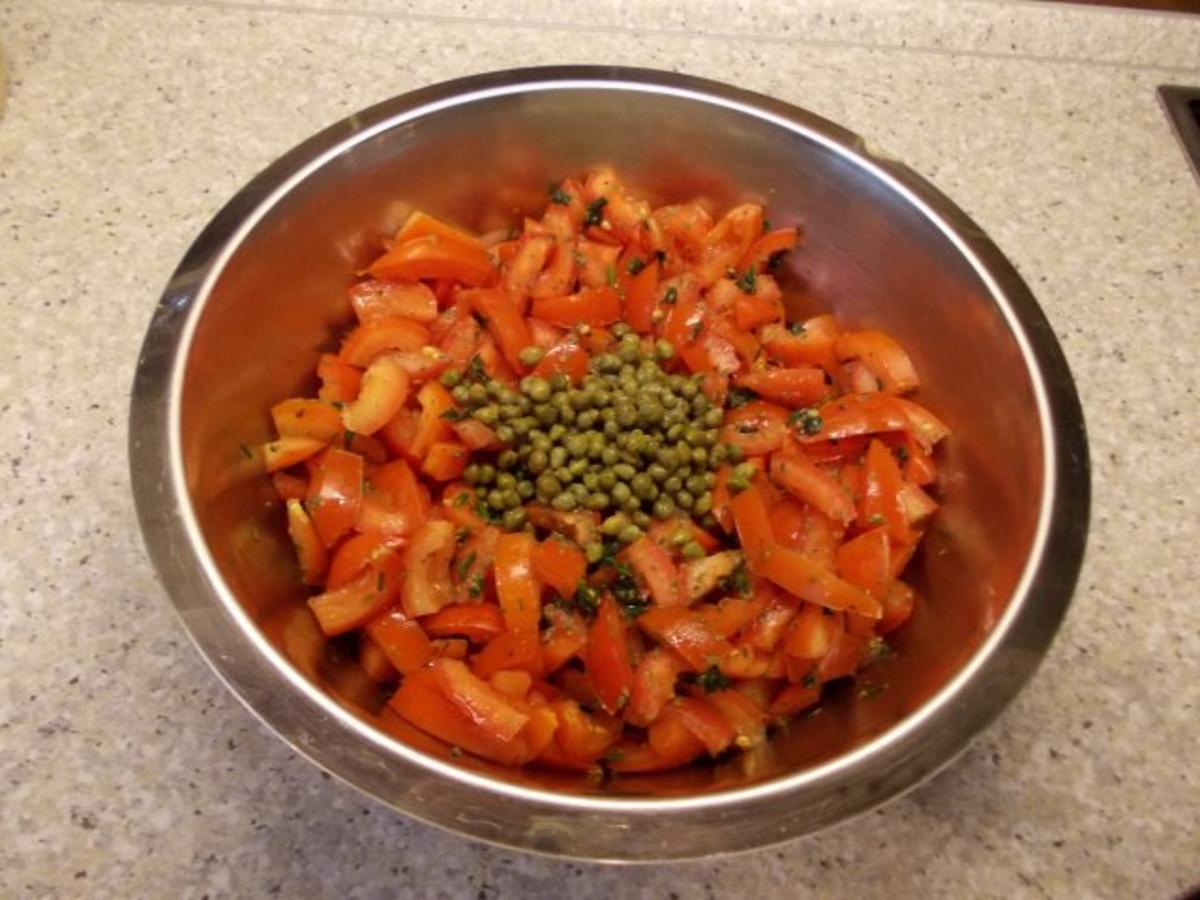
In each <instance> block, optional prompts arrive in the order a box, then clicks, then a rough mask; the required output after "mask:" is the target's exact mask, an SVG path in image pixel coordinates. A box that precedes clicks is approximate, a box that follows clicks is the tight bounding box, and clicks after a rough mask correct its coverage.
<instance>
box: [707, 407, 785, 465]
mask: <svg viewBox="0 0 1200 900" xmlns="http://www.w3.org/2000/svg"><path fill="white" fill-rule="evenodd" d="M787 433H788V411H787V410H786V409H784V408H783V407H782V406H777V405H776V404H774V403H766V402H764V401H762V400H755V401H753V402H751V403H747V404H746V405H745V406H742V407H740V408H738V409H734V410H731V411H729V412H728V413H726V414H725V424H724V425H723V426H722V428H721V440H722V441H723V442H725V443H726V444H729V445H731V446H734V447H738V448H740V449H741V451H742V453H744V454H745V455H747V456H762V455H764V454H767V453H773V452H774V451H776V450H778V449H779V448H780V447H781V446H783V439H784V437H786V436H787Z"/></svg>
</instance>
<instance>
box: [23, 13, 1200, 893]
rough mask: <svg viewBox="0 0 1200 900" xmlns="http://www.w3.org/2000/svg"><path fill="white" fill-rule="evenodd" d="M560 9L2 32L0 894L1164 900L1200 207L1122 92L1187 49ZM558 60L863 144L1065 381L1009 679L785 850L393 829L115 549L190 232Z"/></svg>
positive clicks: (1133, 37) (1199, 806) (1145, 115)
mask: <svg viewBox="0 0 1200 900" xmlns="http://www.w3.org/2000/svg"><path fill="white" fill-rule="evenodd" d="M582 8H583V7H582V5H580V4H575V3H571V2H568V0H542V2H538V3H533V2H528V0H516V2H514V3H508V4H504V5H503V6H497V5H495V4H491V3H486V2H483V0H465V2H457V3H452V4H450V3H445V2H441V0H438V2H435V0H304V2H292V0H258V2H232V0H231V2H222V0H197V2H193V3H172V2H133V0H130V2H101V0H55V2H40V0H0V48H2V50H3V55H4V57H5V58H6V60H7V66H8V70H9V71H8V77H9V85H8V94H9V96H8V101H7V108H6V109H4V108H3V107H0V109H4V111H3V118H0V314H2V316H3V319H2V320H3V322H4V323H5V334H6V336H7V337H8V338H9V340H8V342H7V343H8V349H7V351H6V352H5V354H4V356H3V358H2V359H0V434H2V435H3V437H2V439H0V479H2V483H3V485H4V490H3V492H2V493H0V679H2V681H0V683H2V687H0V691H2V697H3V699H2V701H0V784H2V788H3V798H4V799H3V804H2V805H3V815H2V816H0V896H4V897H76V896H95V897H136V896H146V897H149V896H180V897H203V896H208V897H224V896H264V895H271V894H279V895H281V896H305V897H319V896H330V897H341V896H351V897H385V896H405V897H420V898H425V897H464V896H465V897H479V898H496V897H505V898H507V897H523V896H556V895H557V896H561V895H564V894H567V893H569V894H570V895H571V896H573V897H578V898H588V897H603V898H606V900H607V898H614V897H621V898H626V897H647V898H650V897H653V898H669V897H709V896H722V895H730V896H750V897H772V896H781V897H782V896H788V897H793V896H804V895H815V896H822V897H840V896H847V897H856V898H870V897H888V898H895V897H906V896H923V897H942V896H945V897H967V896H972V897H1004V898H1009V897H1026V896H1028V897H1039V896H1054V897H1079V896H1111V897H1132V896H1141V897H1166V896H1172V895H1178V894H1181V893H1182V892H1184V891H1185V890H1187V889H1189V888H1191V887H1193V886H1196V885H1197V884H1200V770H1198V769H1197V767H1196V765H1195V761H1196V759H1197V758H1198V757H1197V750H1196V739H1197V730H1196V722H1197V717H1198V712H1200V711H1198V709H1197V704H1198V701H1200V677H1198V676H1200V665H1198V664H1197V660H1200V629H1198V628H1197V626H1196V612H1197V608H1198V607H1197V602H1198V600H1197V593H1196V591H1197V589H1196V585H1197V583H1198V582H1200V564H1198V562H1197V552H1196V544H1197V536H1198V527H1197V522H1198V521H1200V488H1198V487H1197V483H1198V482H1197V479H1196V475H1195V468H1196V464H1197V462H1198V461H1200V458H1198V454H1197V451H1196V445H1197V441H1198V440H1200V421H1198V419H1197V415H1196V401H1197V391H1198V390H1200V354H1198V353H1197V351H1196V344H1195V341H1196V336H1197V335H1198V334H1200V184H1198V183H1197V181H1196V178H1195V177H1194V176H1193V174H1192V173H1191V172H1190V171H1189V169H1188V166H1187V163H1186V162H1185V159H1184V156H1183V155H1182V153H1181V151H1180V148H1179V147H1178V145H1177V143H1176V140H1175V138H1174V136H1173V134H1172V133H1171V131H1170V130H1169V128H1168V125H1167V121H1166V118H1165V116H1164V115H1163V112H1162V110H1161V109H1160V107H1159V104H1158V102H1157V99H1156V96H1155V93H1154V89H1155V87H1156V86H1157V85H1159V84H1162V83H1179V84H1188V83H1191V84H1200V18H1196V17H1190V18H1189V17H1179V16H1171V15H1154V14H1132V13H1120V12H1114V11H1111V10H1098V9H1079V8H1068V7H1063V6H1058V5H1054V4H1028V3H1015V2H999V0H973V2H958V3H952V2H942V0H900V2H884V0H876V2H856V3H849V2H845V0H815V2H798V3H795V4H789V3H784V2H778V0H777V2H772V3H766V2H764V3H751V2H748V0H747V2H741V3H734V2H717V0H696V2H685V0H676V2H656V0H634V2H629V3H624V4H620V3H617V2H615V0H603V2H599V3H595V4H589V11H588V13H587V14H586V16H587V18H586V20H585V19H584V14H583V12H582ZM565 62H592V63H618V64H630V65H644V66H651V67H657V68H663V69H675V70H680V71H685V72H689V73H692V74H696V75H701V76H707V77H711V78H716V79H720V80H724V81H728V82H732V83H734V84H738V85H741V86H744V87H747V88H750V89H753V90H758V91H762V92H765V93H768V94H772V95H775V96H777V97H780V98H782V99H784V100H787V101H791V102H794V103H797V104H800V105H802V106H805V107H807V108H809V109H812V110H813V111H815V112H817V113H819V114H821V115H823V116H826V117H828V118H830V119H833V120H835V121H837V122H840V123H842V124H844V125H846V126H848V127H850V128H852V129H854V130H856V131H858V132H860V133H862V134H864V135H866V136H868V137H869V138H870V139H871V140H872V141H873V142H874V143H875V144H877V145H879V146H881V147H884V148H886V149H887V150H888V151H890V152H891V153H892V154H894V155H896V156H898V157H900V158H901V159H904V160H905V161H907V162H908V163H910V164H911V165H912V166H913V167H914V168H915V169H916V170H917V171H919V172H921V173H922V174H924V175H925V176H927V177H928V178H930V179H932V180H933V181H934V182H935V183H936V184H937V185H938V186H939V187H940V188H941V189H942V190H944V191H945V192H946V193H948V194H949V195H950V196H951V197H953V198H954V199H955V200H956V201H957V202H958V203H959V204H961V205H962V206H963V207H964V208H965V209H966V210H967V211H968V212H969V213H970V214H971V215H972V216H973V217H974V218H975V219H976V220H977V221H978V222H980V223H981V224H982V225H983V227H984V228H986V229H987V230H988V231H989V232H990V233H991V235H992V236H993V237H994V238H995V239H996V241H997V243H998V244H999V245H1000V246H1001V247H1002V248H1003V249H1004V251H1005V252H1006V253H1007V254H1008V255H1009V256H1010V258H1011V259H1012V260H1013V261H1014V263H1015V264H1016V265H1017V267H1018V268H1019V269H1020V270H1021V272H1022V274H1023V275H1024V276H1025V278H1026V279H1027V280H1028V281H1029V283H1030V285H1031V286H1032V287H1033V289H1034V291H1035V293H1036V294H1037V296H1038V297H1039V299H1040V302H1041V303H1042V305H1043V307H1044V309H1045V311H1046V313H1047V315H1048V316H1049V318H1050V321H1051V322H1052V324H1053V326H1054V328H1055V330H1056V331H1057V333H1058V336H1059V338H1060V340H1061V341H1062V342H1063V346H1064V348H1065V350H1066V353H1067V356H1068V358H1069V360H1070V363H1071V366H1072V368H1073V371H1074V373H1075V376H1076V378H1077V380H1078V384H1079V389H1080V392H1081V394H1082V397H1083V403H1084V407H1085V411H1086V415H1087V420H1088V425H1089V430H1090V438H1091V448H1092V458H1093V471H1094V492H1095V496H1094V503H1095V505H1094V511H1093V517H1092V528H1091V538H1090V544H1089V550H1088V556H1087V561H1086V564H1085V566H1084V569H1083V573H1082V576H1081V578H1080V582H1079V587H1078V590H1077V592H1076V595H1075V599H1074V603H1073V605H1072V607H1071V610H1070V613H1069V614H1068V616H1067V619H1066V622H1065V624H1064V626H1063V628H1062V631H1061V632H1060V634H1059V636H1058V638H1057V640H1056V641H1055V643H1054V645H1053V648H1052V649H1051V651H1050V653H1049V656H1048V658H1047V659H1046V661H1045V663H1044V665H1043V666H1042V668H1041V669H1040V671H1039V673H1038V674H1037V676H1036V677H1035V678H1034V680H1033V681H1032V683H1031V684H1030V685H1029V687H1028V688H1027V689H1026V690H1025V691H1024V692H1023V693H1022V694H1021V696H1020V697H1019V698H1018V699H1017V701H1016V702H1015V703H1014V704H1012V706H1011V707H1010V708H1009V709H1008V710H1007V712H1006V713H1005V714H1004V715H1003V716H1002V717H1001V718H1000V719H999V721H998V722H997V723H996V724H995V725H994V726H993V727H992V728H991V729H990V730H989V731H987V732H986V733H985V735H984V736H983V737H982V738H980V739H979V740H977V741H976V742H975V744H974V745H973V746H972V747H971V749H969V750H968V751H967V752H966V753H965V754H964V755H963V756H962V757H961V758H960V759H959V760H958V761H957V762H956V763H954V764H953V765H952V766H950V767H949V768H948V769H947V770H946V771H944V772H943V773H942V774H940V775H939V776H937V777H936V778H934V779H932V780H931V781H930V782H928V783H927V784H925V785H923V786H922V787H920V788H918V789H916V790H914V791H912V792H910V793H909V794H907V795H906V796H904V797H903V798H901V799H899V800H896V801H894V802H892V803H890V804H888V805H886V806H884V807H883V808H881V809H879V810H876V811H875V812H873V813H871V814H868V815H866V816H863V817H861V818H859V819H857V820H854V821H852V822H849V823H847V824H844V825H842V826H840V827H837V828H834V829H831V830H828V831H825V832H823V833H820V834H818V835H816V836H813V837H810V838H807V839H803V840H799V841H795V842H792V843H789V844H785V845H782V846H778V847H773V848H769V849H765V850H761V851H757V852H753V853H748V854H744V855H738V856H732V857H724V858H719V859H714V860H710V861H701V862H692V863H680V864H671V865H657V866H650V867H645V868H622V867H611V866H598V865H590V864H577V863H572V862H567V861H555V860H548V859H544V858H537V857H533V856H528V855H524V854H521V853H515V852H510V851H505V850H499V849H495V848H491V847H487V846H483V845H480V844H477V843H473V842H470V841H467V840H465V839H461V838H458V837H456V836H453V835H450V834H447V833H443V832H441V831H439V830H436V829H434V828H431V827H428V826H425V825H422V824H420V823H418V822H415V821H413V820H411V819H408V818H406V817H404V816H402V815H399V814H396V813H393V812H391V811H389V810H388V809H386V808H383V807H382V806H380V805H378V804H376V803H374V802H372V801H370V800H367V799H365V798H364V797H362V796H361V795H359V794H357V793H356V792H355V791H353V790H351V789H350V788H348V787H345V786H343V785H341V784H340V783H338V782H337V781H336V780H333V779H331V778H330V777H329V776H327V775H326V774H324V773H322V772H320V771H319V770H318V769H317V768H315V767H314V766H312V765H310V764H309V763H307V762H305V761H304V760H302V759H300V758H298V757H296V756H295V755H294V754H293V753H291V752H290V751H289V750H288V748H287V747H286V746H285V745H284V744H283V743H282V742H280V741H279V740H277V739H276V738H275V737H274V736H272V735H271V734H270V733H268V732H267V731H266V730H265V729H264V728H263V727H262V726H260V725H259V724H258V723H257V721H256V720H255V719H254V718H253V717H252V716H251V715H250V714H249V713H248V712H247V711H246V710H244V709H243V708H242V707H241V706H240V705H239V703H238V702H237V701H236V700H235V699H234V698H233V697H232V696H231V695H230V694H229V693H228V692H227V691H226V690H225V688H224V687H223V686H222V685H221V684H220V683H219V682H218V680H217V679H216V677H215V676H214V675H213V674H212V673H211V672H210V671H209V670H208V668H207V667H206V666H205V664H204V663H203V661H202V660H201V659H200V657H199V655H198V654H197V653H196V652H195V651H194V650H193V648H192V647H191V646H190V644H189V642H188V640H187V638H186V636H185V634H184V632H183V630H182V628H181V626H180V624H179V622H178V621H177V620H176V618H175V615H174V613H173V612H172V610H171V608H170V606H169V604H168V602H167V600H166V598H165V595H164V592H163V589H162V587H161V586H160V585H159V583H158V582H157V580H156V578H155V575H154V573H153V571H152V570H151V567H150V565H149V563H148V561H147V558H146V555H145V553H144V551H143V548H142V543H141V539H140V537H139V535H138V530H137V526H136V523H135V520H134V514H133V508H132V503H131V498H130V491H129V483H128V482H129V478H128V473H127V468H126V457H125V429H126V414H127V407H128V399H129V386H130V383H131V379H132V375H133V368H134V363H135V360H136V358H137V352H138V347H139V344H140V342H141V339H142V335H143V332H144V329H145V327H146V325H147V323H148V321H149V318H150V315H151V311H152V310H153V308H154V306H155V304H156V303H157V302H158V296H159V293H160V291H161V289H162V287H163V286H164V284H165V282H166V279H167V277H168V275H169V274H170V273H171V271H172V269H173V268H174V266H175V264H176V263H177V261H178V260H179V258H180V257H181V255H182V253H183V252H184V250H185V249H186V247H187V246H188V244H189V243H190V241H191V240H192V238H193V237H194V236H195V235H196V234H197V232H198V231H199V229H200V228H201V227H202V225H203V224H204V223H205V222H206V221H207V219H208V218H209V217H210V216H211V215H212V214H213V212H215V210H216V209H217V208H218V207H219V206H220V205H221V204H222V203H223V202H224V201H225V199H226V198H228V197H229V196H230V195H231V194H232V193H233V192H234V191H235V190H236V189H237V188H238V187H239V186H240V185H242V184H243V183H244V182H246V181H247V180H248V179H249V178H250V177H251V176H253V175H254V174H255V173H256V172H257V171H258V170H259V169H260V168H262V167H263V166H264V165H266V164H267V163H268V162H270V161H271V160H272V159H274V158H275V157H276V156H277V155H279V154H280V153H282V152H283V151H285V150H286V149H288V148H289V147H291V146H292V145H294V144H295V143H297V142H298V141H300V140H301V139H303V138H304V137H306V136H308V135H309V134H311V133H313V132H315V131H316V130H318V129H320V128H322V127H324V126H325V125H327V124H329V123H331V122H333V121H335V120H337V119H339V118H341V117H342V116H344V115H346V114H347V113H349V112H351V111H353V110H355V109H359V108H361V107H364V106H366V105H369V104H371V103H374V102H376V101H378V100H381V99H384V98H386V97H389V96H392V95H395V94H398V93H401V92H404V91H407V90H409V89H412V88H415V87H418V86H420V85H424V84H428V83H430V82H434V81H440V80H443V79H446V78H450V77H455V76H459V75H464V74H468V73H473V72H480V71H486V70H492V69H500V68H508V67H512V66H517V65H533V64H544V63H565ZM281 101H282V102H281Z"/></svg>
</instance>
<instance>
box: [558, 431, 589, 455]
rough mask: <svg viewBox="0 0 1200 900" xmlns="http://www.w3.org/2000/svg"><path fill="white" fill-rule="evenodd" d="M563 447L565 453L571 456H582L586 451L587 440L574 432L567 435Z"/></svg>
mask: <svg viewBox="0 0 1200 900" xmlns="http://www.w3.org/2000/svg"><path fill="white" fill-rule="evenodd" d="M563 447H565V448H566V451H567V453H569V454H570V455H571V456H574V457H580V456H584V455H586V454H587V450H588V439H587V437H586V436H585V435H582V434H580V433H579V432H575V433H574V434H569V435H567V438H566V440H565V441H563Z"/></svg>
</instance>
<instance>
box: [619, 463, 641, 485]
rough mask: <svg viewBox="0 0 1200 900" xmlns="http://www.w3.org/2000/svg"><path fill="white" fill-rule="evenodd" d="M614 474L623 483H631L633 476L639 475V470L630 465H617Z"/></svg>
mask: <svg viewBox="0 0 1200 900" xmlns="http://www.w3.org/2000/svg"><path fill="white" fill-rule="evenodd" d="M613 474H614V475H616V476H617V477H618V478H620V479H621V480H622V481H631V480H632V479H633V476H634V475H636V474H637V469H635V468H634V467H633V466H631V465H630V464H629V463H617V465H615V466H613Z"/></svg>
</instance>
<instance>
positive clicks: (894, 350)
mask: <svg viewBox="0 0 1200 900" xmlns="http://www.w3.org/2000/svg"><path fill="white" fill-rule="evenodd" d="M834 351H835V352H836V353H837V356H838V359H839V360H841V361H843V362H845V361H846V360H849V359H857V360H859V361H861V363H862V364H863V365H864V366H865V367H866V368H867V369H868V370H869V371H870V372H871V374H872V375H874V376H875V377H876V378H877V379H879V382H880V384H882V385H883V389H884V390H885V391H888V392H889V393H892V394H904V393H907V392H909V391H912V390H915V389H917V388H919V387H920V386H921V378H920V376H918V375H917V369H916V366H914V365H913V363H912V360H911V359H909V356H908V354H907V353H905V352H904V348H903V347H901V346H900V344H899V342H897V341H896V339H895V338H893V337H892V336H891V335H889V334H885V333H884V332H882V331H848V332H845V333H844V334H841V335H839V336H838V339H837V341H836V342H835V343H834Z"/></svg>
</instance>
